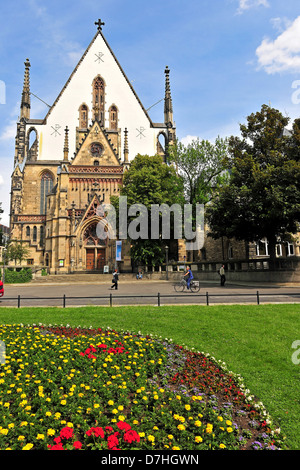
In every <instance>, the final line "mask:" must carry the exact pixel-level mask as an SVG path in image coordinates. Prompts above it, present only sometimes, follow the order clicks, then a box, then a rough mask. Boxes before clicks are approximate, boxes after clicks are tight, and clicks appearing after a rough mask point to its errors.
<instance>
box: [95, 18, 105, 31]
mask: <svg viewBox="0 0 300 470" xmlns="http://www.w3.org/2000/svg"><path fill="white" fill-rule="evenodd" d="M95 25H96V26H98V31H102V26H104V25H105V23H103V22H102V21H101V20H100V19H99V20H98V21H96V22H95Z"/></svg>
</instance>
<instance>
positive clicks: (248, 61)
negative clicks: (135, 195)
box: [0, 0, 300, 225]
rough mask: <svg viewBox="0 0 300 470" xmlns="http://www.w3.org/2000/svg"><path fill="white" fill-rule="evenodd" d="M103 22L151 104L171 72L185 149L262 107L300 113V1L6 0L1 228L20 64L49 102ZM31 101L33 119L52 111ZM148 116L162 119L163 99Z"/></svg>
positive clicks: (2, 11)
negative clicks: (28, 68)
mask: <svg viewBox="0 0 300 470" xmlns="http://www.w3.org/2000/svg"><path fill="white" fill-rule="evenodd" d="M98 18H101V19H102V21H104V22H105V26H104V27H103V33H104V35H105V37H106V39H107V41H108V43H109V44H110V46H111V48H112V49H113V51H114V53H115V55H116V56H117V58H118V60H119V62H120V64H121V66H122V67H123V69H124V71H125V73H126V75H127V76H128V78H129V80H130V81H132V84H133V87H134V88H135V90H136V92H137V94H138V95H139V98H140V99H141V101H142V103H143V104H144V106H145V108H149V107H150V106H152V105H153V104H155V103H156V102H158V101H159V100H161V99H162V98H163V96H164V68H165V66H166V65H168V66H169V68H170V70H171V73H170V79H171V91H172V98H173V107H174V118H175V121H176V127H177V137H178V138H179V139H180V140H182V141H183V142H184V143H186V142H188V141H189V140H190V139H192V138H196V137H199V138H200V139H210V140H214V139H215V138H216V137H217V136H218V135H220V136H222V137H226V136H230V135H239V124H240V123H243V122H245V120H246V117H247V116H248V115H249V114H251V113H252V112H256V111H258V110H259V109H260V108H261V106H262V104H271V105H272V106H273V107H276V108H277V109H279V110H280V111H281V112H282V113H284V114H287V115H288V116H290V118H291V120H293V119H295V118H296V117H298V116H299V115H300V104H299V102H300V99H299V98H300V5H299V0H285V1H282V0H213V1H212V0H197V1H195V0H164V1H163V2H162V1H161V0H151V1H150V2H140V1H137V0H109V1H108V0H85V1H84V2H81V1H78V0H72V1H69V0H59V1H58V0H52V1H51V2H49V1H45V0H15V1H14V2H13V3H10V2H5V3H4V2H3V1H1V3H0V64H1V65H0V201H1V202H2V208H3V209H4V214H3V215H2V221H1V223H4V224H6V225H8V223H9V218H8V214H9V202H10V196H9V192H10V176H11V172H12V168H13V158H14V139H15V134H16V122H17V120H18V116H19V108H20V99H21V92H22V85H23V76H24V61H25V59H26V58H27V57H28V58H29V59H30V62H31V81H30V82H31V92H32V93H34V94H35V95H37V96H39V97H40V98H41V99H42V100H44V101H45V102H46V103H48V104H50V105H51V104H52V103H53V102H54V100H55V99H56V97H57V95H58V94H59V92H60V91H61V89H62V87H63V86H64V84H65V82H66V80H67V79H68V77H69V75H70V74H71V72H72V70H73V68H74V67H75V65H76V64H77V62H78V60H79V58H80V57H81V55H82V54H83V52H84V51H85V49H86V48H87V46H88V45H89V43H90V41H91V40H92V38H93V36H94V34H95V33H96V26H95V25H94V22H95V21H97V20H98ZM298 90H299V93H298ZM31 104H32V109H31V117H34V118H43V117H44V116H45V114H46V112H47V107H46V106H45V105H43V104H42V102H41V101H39V100H38V99H36V98H35V97H34V96H32V102H31ZM149 114H150V116H151V118H152V120H153V121H154V122H161V121H162V119H163V103H162V102H161V103H159V104H157V105H156V106H154V107H152V108H151V110H150V111H149Z"/></svg>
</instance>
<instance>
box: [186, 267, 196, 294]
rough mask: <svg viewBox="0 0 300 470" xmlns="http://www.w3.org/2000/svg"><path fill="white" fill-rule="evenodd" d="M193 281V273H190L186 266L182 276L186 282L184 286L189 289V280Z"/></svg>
mask: <svg viewBox="0 0 300 470" xmlns="http://www.w3.org/2000/svg"><path fill="white" fill-rule="evenodd" d="M192 279H194V276H193V273H192V271H191V268H190V267H189V266H187V268H186V273H185V275H184V280H185V281H186V286H187V288H188V289H189V288H190V285H191V280H192Z"/></svg>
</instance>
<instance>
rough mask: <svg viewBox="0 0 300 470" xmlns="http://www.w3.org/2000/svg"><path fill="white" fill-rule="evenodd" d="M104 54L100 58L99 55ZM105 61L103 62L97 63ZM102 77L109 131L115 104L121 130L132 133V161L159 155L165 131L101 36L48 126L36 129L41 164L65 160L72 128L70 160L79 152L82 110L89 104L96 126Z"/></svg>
mask: <svg viewBox="0 0 300 470" xmlns="http://www.w3.org/2000/svg"><path fill="white" fill-rule="evenodd" d="M99 54H100V55H99ZM97 56H100V57H101V60H98V59H97ZM98 75H101V77H102V78H103V79H104V81H105V84H106V87H105V93H106V95H105V119H106V122H105V127H106V128H108V126H109V121H108V110H109V108H110V106H111V105H112V104H114V105H116V106H117V108H118V119H119V121H118V128H121V129H122V136H121V137H122V151H123V143H124V130H125V128H127V130H128V142H129V157H130V159H131V160H132V159H133V158H134V157H135V156H136V154H137V153H141V154H148V155H154V154H156V139H157V135H158V133H159V132H160V130H161V129H158V128H155V129H154V128H152V127H151V122H150V119H149V118H148V117H147V115H146V113H145V112H144V110H143V108H142V106H141V104H140V103H139V101H138V99H137V98H136V96H135V94H134V92H133V90H132V88H131V86H130V85H129V83H128V82H127V80H126V78H125V77H124V75H123V73H122V71H121V69H120V67H119V65H118V63H117V62H116V60H115V58H114V56H113V54H112V53H111V51H110V49H109V47H108V46H107V44H106V42H105V40H104V39H103V37H102V35H101V34H98V35H97V36H96V38H95V40H94V41H93V42H92V43H91V45H90V47H89V50H88V51H87V54H86V55H85V56H84V57H83V59H82V61H81V62H80V63H79V65H78V66H77V70H76V69H75V73H74V74H73V75H72V76H71V78H70V81H69V83H67V84H66V87H65V88H64V89H63V91H62V93H61V95H60V96H59V98H58V100H57V102H56V103H55V104H54V106H53V107H52V109H51V110H50V111H49V113H48V117H47V122H46V124H43V125H36V126H35V128H36V130H37V132H38V137H39V157H38V158H39V160H61V159H63V147H64V129H65V127H66V126H68V128H69V158H71V157H72V156H73V153H74V152H75V150H76V127H78V125H79V107H80V105H81V104H82V103H85V104H86V105H87V106H88V108H89V124H91V122H92V116H93V110H92V106H93V104H92V100H93V88H92V83H93V80H94V78H95V77H97V76H98Z"/></svg>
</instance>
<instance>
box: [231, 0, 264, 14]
mask: <svg viewBox="0 0 300 470" xmlns="http://www.w3.org/2000/svg"><path fill="white" fill-rule="evenodd" d="M260 6H263V7H266V8H268V7H269V6H270V4H269V2H268V0H239V8H238V13H243V12H244V11H246V10H250V9H251V8H254V7H260Z"/></svg>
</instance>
